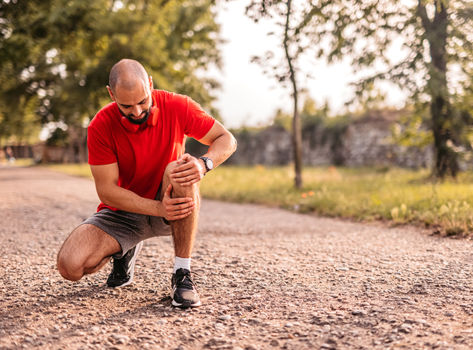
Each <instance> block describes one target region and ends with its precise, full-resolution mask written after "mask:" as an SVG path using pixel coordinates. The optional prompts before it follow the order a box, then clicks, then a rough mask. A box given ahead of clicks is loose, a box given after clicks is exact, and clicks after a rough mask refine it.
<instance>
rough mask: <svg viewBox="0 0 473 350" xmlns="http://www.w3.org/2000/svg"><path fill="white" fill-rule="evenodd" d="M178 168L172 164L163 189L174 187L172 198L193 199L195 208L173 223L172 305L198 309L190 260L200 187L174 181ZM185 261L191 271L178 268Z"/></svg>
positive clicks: (195, 230)
mask: <svg viewBox="0 0 473 350" xmlns="http://www.w3.org/2000/svg"><path fill="white" fill-rule="evenodd" d="M175 166H176V164H175V162H172V163H170V164H169V165H168V166H167V168H166V171H165V174H164V177H163V184H162V188H163V189H166V188H167V187H168V185H169V184H171V185H172V197H173V198H176V197H192V198H193V199H194V203H195V207H194V210H193V211H192V213H191V214H190V215H189V216H187V217H185V218H184V219H180V220H175V221H171V229H172V236H173V240H174V252H175V259H176V260H175V266H174V270H175V271H174V274H173V277H172V293H171V298H172V305H173V306H178V307H181V308H187V307H197V306H200V305H201V302H200V298H199V295H198V293H197V290H196V289H195V286H194V282H193V281H192V279H191V274H190V258H191V253H192V248H193V245H194V240H195V235H196V232H197V224H198V218H199V209H200V194H199V185H198V184H193V185H192V186H182V185H180V184H179V183H177V182H175V181H173V180H172V179H171V178H170V176H169V174H170V172H171V171H172V170H173V168H174V167H175ZM179 259H181V260H185V261H187V263H188V264H189V269H184V268H179V269H178V268H177V266H179V264H178V263H177V261H178V260H179Z"/></svg>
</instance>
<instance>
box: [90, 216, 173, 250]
mask: <svg viewBox="0 0 473 350" xmlns="http://www.w3.org/2000/svg"><path fill="white" fill-rule="evenodd" d="M82 224H92V225H94V226H97V227H98V228H100V229H102V230H103V231H105V232H106V233H108V234H109V235H110V236H112V237H113V238H115V239H116V240H117V241H118V243H119V244H120V246H121V248H122V251H121V252H120V253H117V254H115V255H114V256H113V257H114V258H121V257H123V255H124V254H126V252H127V251H128V250H130V249H131V248H133V247H134V246H135V245H137V244H138V243H139V242H141V241H144V240H145V239H148V238H151V237H157V236H169V235H171V226H170V225H169V222H167V221H165V219H164V218H162V217H159V216H149V215H142V214H135V213H130V212H127V211H123V210H117V211H113V210H111V209H108V208H104V209H102V210H100V211H99V212H97V213H95V214H93V215H92V216H91V217H89V218H88V219H87V220H85V221H84V222H83V223H82Z"/></svg>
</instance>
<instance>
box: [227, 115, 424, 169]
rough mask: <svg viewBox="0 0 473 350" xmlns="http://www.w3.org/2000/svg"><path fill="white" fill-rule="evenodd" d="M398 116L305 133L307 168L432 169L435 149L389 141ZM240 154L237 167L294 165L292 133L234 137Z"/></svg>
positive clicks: (265, 131)
mask: <svg viewBox="0 0 473 350" xmlns="http://www.w3.org/2000/svg"><path fill="white" fill-rule="evenodd" d="M398 118H399V112H389V111H388V112H385V111H383V112H378V113H372V114H370V115H369V116H366V117H364V118H360V119H357V120H354V121H352V122H350V123H349V124H347V125H345V126H343V127H341V128H339V129H338V130H336V132H334V130H333V129H330V130H329V129H327V128H324V127H323V126H322V125H321V124H317V125H314V126H312V127H306V128H304V131H303V162H304V164H305V165H312V166H317V165H331V164H335V165H344V166H401V167H410V168H417V167H430V166H431V164H432V161H433V151H432V148H429V147H426V148H424V149H419V148H414V147H409V148H407V147H402V146H399V145H396V144H393V143H392V142H391V141H390V136H391V128H392V126H393V124H394V123H395V122H396V121H397V119H398ZM235 136H236V138H237V141H238V150H237V152H236V153H235V154H234V155H233V156H232V157H231V158H230V159H229V161H228V163H229V164H236V165H255V164H263V165H285V164H288V163H290V162H291V161H292V159H293V155H292V144H291V135H290V133H289V132H288V131H287V130H285V129H284V128H282V127H279V126H271V127H268V128H265V129H263V130H261V131H259V132H256V131H243V132H238V133H235Z"/></svg>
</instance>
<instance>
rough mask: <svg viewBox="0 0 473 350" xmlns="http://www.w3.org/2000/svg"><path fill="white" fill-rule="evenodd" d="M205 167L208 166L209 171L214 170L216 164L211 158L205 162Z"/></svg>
mask: <svg viewBox="0 0 473 350" xmlns="http://www.w3.org/2000/svg"><path fill="white" fill-rule="evenodd" d="M205 165H206V166H207V169H208V170H212V169H213V168H214V162H213V161H212V159H210V158H207V159H206V160H205Z"/></svg>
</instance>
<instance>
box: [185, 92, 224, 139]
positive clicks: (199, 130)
mask: <svg viewBox="0 0 473 350" xmlns="http://www.w3.org/2000/svg"><path fill="white" fill-rule="evenodd" d="M177 97H178V100H179V101H178V103H179V105H180V107H181V108H178V110H179V113H178V118H179V123H180V124H181V127H182V130H183V131H184V134H185V135H187V136H190V137H193V138H195V139H196V140H199V139H201V138H202V137H204V136H205V135H206V134H207V133H208V132H209V130H210V129H211V128H212V126H213V125H214V123H215V119H214V118H213V117H211V116H210V115H209V114H208V113H207V112H205V111H204V110H203V108H202V107H201V106H200V105H199V104H198V103H197V102H195V101H193V100H192V99H191V98H190V97H187V96H183V95H177Z"/></svg>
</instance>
